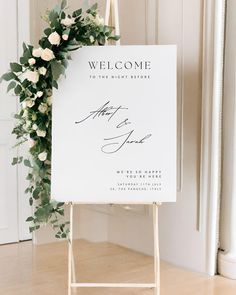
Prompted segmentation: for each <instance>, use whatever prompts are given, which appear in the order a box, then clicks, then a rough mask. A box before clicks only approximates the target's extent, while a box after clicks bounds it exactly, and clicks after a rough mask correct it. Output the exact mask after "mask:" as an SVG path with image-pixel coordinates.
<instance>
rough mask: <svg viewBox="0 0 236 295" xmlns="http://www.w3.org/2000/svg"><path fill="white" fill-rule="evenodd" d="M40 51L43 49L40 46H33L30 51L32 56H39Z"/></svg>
mask: <svg viewBox="0 0 236 295" xmlns="http://www.w3.org/2000/svg"><path fill="white" fill-rule="evenodd" d="M42 51H43V49H42V48H41V47H39V48H34V49H33V51H32V55H33V56H34V57H41V54H42Z"/></svg>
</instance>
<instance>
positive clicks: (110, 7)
mask: <svg viewBox="0 0 236 295" xmlns="http://www.w3.org/2000/svg"><path fill="white" fill-rule="evenodd" d="M105 24H106V25H108V24H109V25H112V26H114V27H115V34H116V35H119V34H120V30H119V13H118V0H107V2H106V14H105ZM116 45H120V41H116ZM76 204H78V203H72V202H71V203H69V206H70V234H69V239H68V295H71V294H72V289H73V288H153V289H154V295H160V253H159V227H158V209H159V207H160V206H161V203H156V202H153V204H152V207H153V237H154V283H78V282H76V275H75V263H74V255H73V211H74V205H76ZM149 205H150V204H149Z"/></svg>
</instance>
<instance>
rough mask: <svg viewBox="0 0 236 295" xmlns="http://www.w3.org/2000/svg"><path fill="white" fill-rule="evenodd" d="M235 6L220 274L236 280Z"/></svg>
mask: <svg viewBox="0 0 236 295" xmlns="http://www.w3.org/2000/svg"><path fill="white" fill-rule="evenodd" d="M235 11H236V2H235V1H234V0H228V1H227V17H226V47H225V77H224V101H223V102H224V104H223V178H222V184H223V186H222V200H221V227H220V248H221V249H222V250H224V252H222V253H221V254H220V255H219V260H218V262H219V272H220V274H222V275H225V276H227V277H229V278H233V279H236V13H235Z"/></svg>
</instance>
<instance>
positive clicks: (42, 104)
mask: <svg viewBox="0 0 236 295" xmlns="http://www.w3.org/2000/svg"><path fill="white" fill-rule="evenodd" d="M47 109H48V106H47V104H46V103H41V104H40V105H39V111H40V112H41V113H43V114H44V113H46V111H47Z"/></svg>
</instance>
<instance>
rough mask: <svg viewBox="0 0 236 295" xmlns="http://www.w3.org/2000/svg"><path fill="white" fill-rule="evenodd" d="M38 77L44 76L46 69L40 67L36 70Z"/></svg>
mask: <svg viewBox="0 0 236 295" xmlns="http://www.w3.org/2000/svg"><path fill="white" fill-rule="evenodd" d="M38 72H39V74H40V75H42V76H45V75H46V73H47V69H46V68H45V67H41V68H39V69H38Z"/></svg>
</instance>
